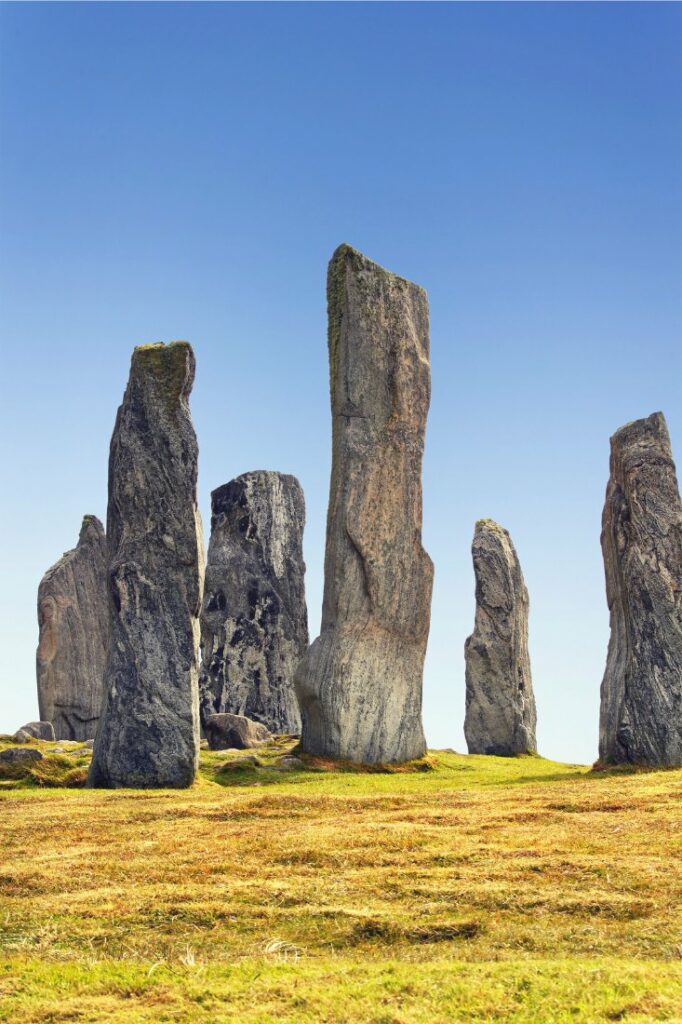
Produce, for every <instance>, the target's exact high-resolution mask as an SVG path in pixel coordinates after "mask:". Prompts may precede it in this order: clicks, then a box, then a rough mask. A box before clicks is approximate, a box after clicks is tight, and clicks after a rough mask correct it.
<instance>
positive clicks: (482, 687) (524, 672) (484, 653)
mask: <svg viewBox="0 0 682 1024" xmlns="http://www.w3.org/2000/svg"><path fill="white" fill-rule="evenodd" d="M471 553H472V555H473V560H474V574H475V576H476V621H475V624H474V631H473V633H472V634H471V636H470V637H469V638H468V639H467V641H466V643H465V645H464V657H465V661H466V716H465V719H464V735H465V736H466V741H467V746H468V749H469V753H470V754H497V755H498V756H503V757H510V756H512V755H514V754H527V753H534V752H535V751H536V749H537V746H536V741H535V724H536V712H535V697H534V696H533V682H532V679H531V674H530V658H529V656H528V591H527V590H526V584H525V583H524V580H523V574H522V572H521V566H520V565H519V560H518V557H517V555H516V551H515V549H514V545H513V544H512V541H511V537H510V536H509V534H508V532H507V531H506V530H505V529H503V528H502V527H501V526H498V525H497V523H495V522H493V521H492V519H479V521H478V522H477V523H476V529H475V531H474V541H473V544H472V547H471Z"/></svg>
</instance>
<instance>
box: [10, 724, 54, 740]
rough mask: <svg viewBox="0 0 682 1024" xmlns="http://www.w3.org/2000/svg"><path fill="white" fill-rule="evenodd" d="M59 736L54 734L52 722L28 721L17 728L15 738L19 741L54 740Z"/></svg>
mask: <svg viewBox="0 0 682 1024" xmlns="http://www.w3.org/2000/svg"><path fill="white" fill-rule="evenodd" d="M56 738H57V737H56V736H55V734H54V729H53V727H52V722H27V723H26V725H22V727H21V729H17V731H16V732H15V734H14V739H15V740H16V741H17V743H25V742H26V740H27V739H34V740H48V742H54V740H55V739H56Z"/></svg>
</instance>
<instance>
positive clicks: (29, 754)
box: [0, 747, 43, 765]
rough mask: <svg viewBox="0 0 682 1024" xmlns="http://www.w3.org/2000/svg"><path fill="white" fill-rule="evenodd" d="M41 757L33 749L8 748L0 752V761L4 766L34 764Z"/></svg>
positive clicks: (41, 756) (37, 751) (38, 752)
mask: <svg viewBox="0 0 682 1024" xmlns="http://www.w3.org/2000/svg"><path fill="white" fill-rule="evenodd" d="M42 759H43V755H42V754H41V753H40V751H39V750H36V748H35V747H8V748H7V749H6V750H2V751H0V761H3V762H4V763H5V764H19V765H21V764H35V762H36V761H42Z"/></svg>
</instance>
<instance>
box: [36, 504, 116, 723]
mask: <svg viewBox="0 0 682 1024" xmlns="http://www.w3.org/2000/svg"><path fill="white" fill-rule="evenodd" d="M107 557H108V556H107V541H106V537H105V534H104V527H103V526H102V524H101V523H100V521H99V519H97V518H96V517H95V516H85V517H84V518H83V523H82V526H81V531H80V536H79V538H78V544H77V546H76V547H75V548H74V549H73V550H72V551H67V552H66V554H65V555H64V556H63V557H62V558H61V559H60V560H59V561H58V562H57V563H56V564H55V565H53V566H52V568H51V569H48V571H47V572H46V573H45V575H44V576H43V578H42V580H41V582H40V586H39V588H38V627H39V631H40V632H39V641H38V650H37V652H36V676H37V683H38V705H39V709H40V717H41V719H43V720H44V721H46V722H51V723H52V725H53V727H54V734H55V736H56V738H57V739H58V740H86V739H90V738H92V737H93V736H94V735H95V731H96V729H97V721H98V719H99V713H100V708H101V705H102V693H103V689H102V681H103V676H104V663H105V657H106V645H107V634H108V630H109V613H108V607H107V593H106V567H107Z"/></svg>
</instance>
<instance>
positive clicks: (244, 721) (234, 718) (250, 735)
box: [205, 713, 271, 750]
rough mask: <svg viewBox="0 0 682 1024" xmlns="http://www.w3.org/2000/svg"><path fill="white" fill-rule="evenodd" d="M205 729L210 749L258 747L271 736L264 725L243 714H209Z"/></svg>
mask: <svg viewBox="0 0 682 1024" xmlns="http://www.w3.org/2000/svg"><path fill="white" fill-rule="evenodd" d="M205 729H206V739H207V740H208V745H209V747H210V749H211V750H230V749H233V750H248V749H250V748H251V747H260V746H261V745H262V744H263V743H267V742H268V740H269V739H270V738H271V737H270V733H269V732H268V730H267V729H266V728H265V726H264V725H262V724H261V723H260V722H252V721H251V719H250V718H246V717H245V716H244V715H231V714H227V713H223V714H218V715H209V716H208V718H207V719H206V724H205Z"/></svg>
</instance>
